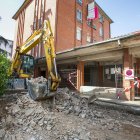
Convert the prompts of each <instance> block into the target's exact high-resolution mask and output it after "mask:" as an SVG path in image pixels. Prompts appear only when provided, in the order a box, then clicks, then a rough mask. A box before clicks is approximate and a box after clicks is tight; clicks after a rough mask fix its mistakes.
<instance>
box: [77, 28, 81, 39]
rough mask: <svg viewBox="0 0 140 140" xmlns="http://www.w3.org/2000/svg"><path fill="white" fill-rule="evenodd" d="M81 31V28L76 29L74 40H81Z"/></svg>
mask: <svg viewBox="0 0 140 140" xmlns="http://www.w3.org/2000/svg"><path fill="white" fill-rule="evenodd" d="M81 34H82V30H81V28H79V27H77V31H76V39H77V40H81V37H82V35H81Z"/></svg>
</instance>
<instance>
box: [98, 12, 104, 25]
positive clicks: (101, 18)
mask: <svg viewBox="0 0 140 140" xmlns="http://www.w3.org/2000/svg"><path fill="white" fill-rule="evenodd" d="M99 21H100V22H101V23H103V21H104V19H103V16H102V15H101V14H99Z"/></svg>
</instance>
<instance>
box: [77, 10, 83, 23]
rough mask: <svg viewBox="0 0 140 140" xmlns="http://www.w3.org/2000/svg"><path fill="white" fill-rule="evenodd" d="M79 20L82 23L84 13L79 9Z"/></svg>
mask: <svg viewBox="0 0 140 140" xmlns="http://www.w3.org/2000/svg"><path fill="white" fill-rule="evenodd" d="M77 20H78V21H79V22H81V23H82V11H81V10H79V9H77Z"/></svg>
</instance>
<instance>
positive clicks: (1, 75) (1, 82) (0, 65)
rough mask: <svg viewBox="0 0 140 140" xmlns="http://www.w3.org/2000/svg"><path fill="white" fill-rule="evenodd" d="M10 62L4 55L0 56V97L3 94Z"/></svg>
mask: <svg viewBox="0 0 140 140" xmlns="http://www.w3.org/2000/svg"><path fill="white" fill-rule="evenodd" d="M9 66H10V61H9V60H8V59H7V57H6V55H5V54H0V95H2V94H3V93H4V90H5V89H6V86H7V82H8V71H9Z"/></svg>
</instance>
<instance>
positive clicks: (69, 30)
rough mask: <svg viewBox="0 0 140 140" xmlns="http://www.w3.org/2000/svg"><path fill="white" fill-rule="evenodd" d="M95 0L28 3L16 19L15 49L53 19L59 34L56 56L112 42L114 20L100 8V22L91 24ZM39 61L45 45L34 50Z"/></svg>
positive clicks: (44, 0) (30, 0) (52, 0)
mask: <svg viewBox="0 0 140 140" xmlns="http://www.w3.org/2000/svg"><path fill="white" fill-rule="evenodd" d="M92 1H93V0H70V1H69V0H25V2H24V3H23V4H22V6H21V7H20V8H19V10H18V11H17V12H16V14H15V15H14V16H13V19H15V20H16V34H15V40H14V42H15V44H14V47H16V46H20V45H21V44H22V43H23V42H24V41H25V40H26V39H27V38H28V37H29V36H30V35H31V33H32V32H33V31H34V30H36V29H39V28H40V27H41V25H42V24H43V21H44V19H46V18H47V17H49V18H50V20H51V24H52V28H53V32H54V34H55V47H56V52H60V51H65V50H68V49H72V48H74V47H76V46H81V45H86V44H88V43H93V42H97V41H102V40H105V39H108V38H110V24H111V23H112V20H111V19H110V18H109V17H108V15H107V14H106V13H105V12H104V11H103V10H102V9H101V8H100V7H99V5H97V4H96V5H97V6H98V9H99V19H96V20H94V21H93V22H88V21H87V14H88V10H87V6H88V4H89V3H91V2H92ZM32 54H33V55H34V56H35V57H37V58H38V57H42V56H44V50H43V47H42V46H41V45H39V46H37V47H36V48H35V49H34V50H32Z"/></svg>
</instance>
